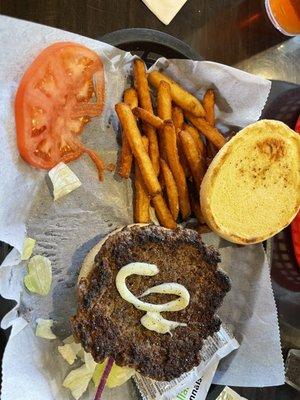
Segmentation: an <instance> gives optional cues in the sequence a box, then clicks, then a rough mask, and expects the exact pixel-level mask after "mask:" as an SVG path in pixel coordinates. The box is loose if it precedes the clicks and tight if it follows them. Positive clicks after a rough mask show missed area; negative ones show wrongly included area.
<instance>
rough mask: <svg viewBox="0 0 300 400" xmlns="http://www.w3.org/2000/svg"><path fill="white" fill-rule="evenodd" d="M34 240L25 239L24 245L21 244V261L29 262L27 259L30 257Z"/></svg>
mask: <svg viewBox="0 0 300 400" xmlns="http://www.w3.org/2000/svg"><path fill="white" fill-rule="evenodd" d="M35 243H36V240H35V239H32V238H29V237H27V238H25V240H24V243H23V249H22V254H21V260H22V261H25V260H29V258H30V257H31V255H32V252H33V249H34V246H35Z"/></svg>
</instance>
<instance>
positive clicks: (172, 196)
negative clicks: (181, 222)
mask: <svg viewBox="0 0 300 400" xmlns="http://www.w3.org/2000/svg"><path fill="white" fill-rule="evenodd" d="M160 169H161V172H162V175H163V178H164V182H165V185H166V192H167V195H168V204H169V208H170V211H171V214H172V216H173V218H174V220H175V221H176V220H177V218H178V213H179V203H178V190H177V186H176V182H175V180H174V177H173V175H172V172H171V170H170V168H169V167H168V164H167V163H166V162H165V161H164V160H163V159H161V160H160Z"/></svg>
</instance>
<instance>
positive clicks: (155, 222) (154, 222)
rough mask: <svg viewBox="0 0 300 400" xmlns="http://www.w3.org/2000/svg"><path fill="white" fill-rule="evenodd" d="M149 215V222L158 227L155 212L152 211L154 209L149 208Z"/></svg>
mask: <svg viewBox="0 0 300 400" xmlns="http://www.w3.org/2000/svg"><path fill="white" fill-rule="evenodd" d="M149 214H150V220H151V222H153V224H154V225H160V223H159V221H158V219H157V216H156V213H155V210H154V208H153V207H151V206H150V207H149Z"/></svg>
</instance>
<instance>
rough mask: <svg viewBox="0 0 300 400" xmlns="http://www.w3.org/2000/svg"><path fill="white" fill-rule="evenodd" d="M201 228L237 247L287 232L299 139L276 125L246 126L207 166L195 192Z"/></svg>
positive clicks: (296, 189) (299, 196)
mask: <svg viewBox="0 0 300 400" xmlns="http://www.w3.org/2000/svg"><path fill="white" fill-rule="evenodd" d="M200 199H201V209H202V213H203V216H204V219H205V221H206V223H207V224H208V225H209V226H210V228H211V229H212V230H213V231H215V232H216V233H218V234H219V235H220V236H222V237H223V238H225V239H227V240H229V241H231V242H235V243H240V244H251V243H257V242H261V241H263V240H266V239H267V238H269V237H271V236H273V235H275V234H276V233H278V232H279V231H281V230H282V229H283V228H284V227H286V226H287V225H288V224H289V223H290V222H291V221H292V220H293V218H294V217H295V215H296V214H297V212H298V210H299V206H300V135H299V134H297V133H296V132H294V131H293V130H291V129H290V128H289V127H288V126H286V125H285V124H283V123H282V122H279V121H274V120H262V121H258V122H256V123H254V124H252V125H249V126H247V127H246V128H244V129H243V130H241V131H240V132H239V133H238V134H237V135H236V136H234V137H233V138H232V139H231V140H230V141H229V142H228V143H226V144H225V145H224V146H223V147H222V148H221V150H220V151H219V152H218V154H217V155H216V157H215V158H214V160H213V161H212V163H211V164H210V166H209V168H208V170H207V172H206V174H205V176H204V179H203V182H202V185H201V190H200Z"/></svg>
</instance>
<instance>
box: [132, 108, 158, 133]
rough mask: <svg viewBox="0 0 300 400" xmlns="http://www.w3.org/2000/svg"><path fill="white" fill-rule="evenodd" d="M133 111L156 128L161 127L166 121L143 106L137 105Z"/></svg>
mask: <svg viewBox="0 0 300 400" xmlns="http://www.w3.org/2000/svg"><path fill="white" fill-rule="evenodd" d="M132 112H133V114H134V115H135V116H136V117H138V118H139V119H141V120H142V121H144V122H146V123H147V124H149V125H151V126H153V127H154V128H160V127H161V126H162V125H163V123H164V121H163V120H161V119H160V118H159V117H157V116H156V115H154V114H152V113H151V112H149V111H147V110H144V109H143V108H140V107H136V108H134V109H133V110H132Z"/></svg>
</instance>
